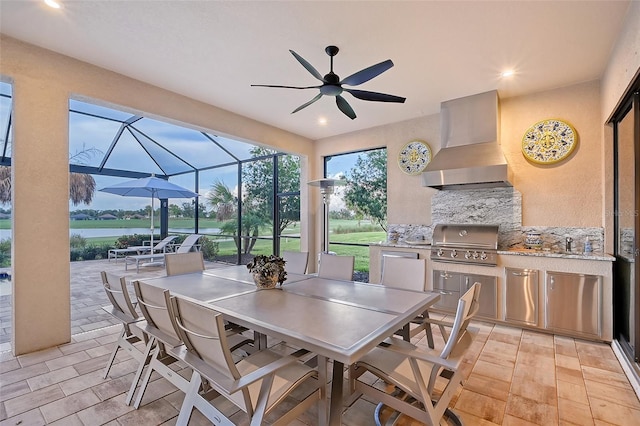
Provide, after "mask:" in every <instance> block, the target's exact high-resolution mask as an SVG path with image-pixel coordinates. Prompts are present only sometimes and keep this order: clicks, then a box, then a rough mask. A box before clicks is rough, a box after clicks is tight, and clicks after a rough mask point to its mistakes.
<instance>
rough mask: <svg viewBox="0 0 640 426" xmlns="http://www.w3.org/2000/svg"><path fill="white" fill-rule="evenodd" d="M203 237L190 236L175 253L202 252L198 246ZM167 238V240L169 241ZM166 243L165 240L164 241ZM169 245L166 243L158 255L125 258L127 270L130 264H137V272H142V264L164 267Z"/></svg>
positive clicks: (197, 235)
mask: <svg viewBox="0 0 640 426" xmlns="http://www.w3.org/2000/svg"><path fill="white" fill-rule="evenodd" d="M201 236H202V235H199V234H192V235H189V236H188V237H187V238H185V240H184V241H183V242H182V244H180V245H179V246H178V247H177V248H176V249H175V253H188V252H190V251H192V250H193V251H200V244H196V243H197V242H198V240H199V239H200V237H201ZM167 238H171V239H172V240H173V238H176V237H167ZM167 238H165V240H166V239H167ZM162 241H164V240H162ZM161 243H162V242H160V243H158V245H156V246H155V247H154V251H156V250H155V249H156V248H157V247H158V246H159V245H160V244H161ZM167 245H168V243H166V244H165V245H164V246H163V248H162V251H160V252H156V253H150V254H140V255H137V256H127V257H125V258H124V260H125V268H124V269H125V270H127V268H128V266H129V263H135V264H136V272H140V264H143V265H144V264H151V265H153V266H164V255H165V253H167Z"/></svg>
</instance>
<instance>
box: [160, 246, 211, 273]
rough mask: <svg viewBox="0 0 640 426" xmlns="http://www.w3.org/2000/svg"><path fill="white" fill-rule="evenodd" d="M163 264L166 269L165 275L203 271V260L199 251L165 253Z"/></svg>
mask: <svg viewBox="0 0 640 426" xmlns="http://www.w3.org/2000/svg"><path fill="white" fill-rule="evenodd" d="M164 264H165V265H166V267H167V275H181V274H190V273H192V272H201V271H204V258H203V257H202V252H199V251H192V252H188V253H167V254H165V255H164Z"/></svg>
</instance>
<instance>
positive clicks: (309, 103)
mask: <svg viewBox="0 0 640 426" xmlns="http://www.w3.org/2000/svg"><path fill="white" fill-rule="evenodd" d="M321 97H322V93H318V95H317V96H316V97H315V98H313V99H311V100H310V101H309V102H307V103H304V104H302V105H300V106H299V107H298V108H296V109H294V110H293V111H291V114H294V113H296V112H298V111H300V110H301V109H302V108H306V107H308V106H309V105H311V104H312V103H314V102H315V101H317V100H318V99H320V98H321Z"/></svg>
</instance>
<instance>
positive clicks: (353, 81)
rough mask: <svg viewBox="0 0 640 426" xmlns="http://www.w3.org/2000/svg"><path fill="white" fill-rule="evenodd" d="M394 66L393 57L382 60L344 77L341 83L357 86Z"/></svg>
mask: <svg viewBox="0 0 640 426" xmlns="http://www.w3.org/2000/svg"><path fill="white" fill-rule="evenodd" d="M392 66H393V62H392V61H391V59H387V60H386V61H383V62H380V63H379V64H375V65H371V66H370V67H369V68H365V69H363V70H360V71H358V72H357V73H355V74H351V75H350V76H349V77H346V78H344V79H342V81H341V82H340V84H346V85H347V86H357V85H358V84H362V83H364V82H366V81H369V80H371V79H372V78H374V77H377V76H379V75H380V74H382V73H383V72H385V71H386V70H388V69H389V68H391V67H392Z"/></svg>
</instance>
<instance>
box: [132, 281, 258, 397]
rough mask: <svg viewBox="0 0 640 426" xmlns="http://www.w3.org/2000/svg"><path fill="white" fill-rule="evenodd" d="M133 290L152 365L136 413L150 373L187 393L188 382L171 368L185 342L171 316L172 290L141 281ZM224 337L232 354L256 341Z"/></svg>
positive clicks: (231, 333)
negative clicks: (154, 373) (140, 313)
mask: <svg viewBox="0 0 640 426" xmlns="http://www.w3.org/2000/svg"><path fill="white" fill-rule="evenodd" d="M133 287H134V289H135V292H136V297H137V298H138V304H139V305H140V310H141V311H142V315H143V316H144V319H145V321H144V322H143V323H141V324H140V328H141V329H143V330H144V331H145V332H146V333H147V334H148V335H149V337H150V338H149V342H148V343H147V346H146V348H145V353H146V354H147V356H150V361H149V363H148V366H147V371H146V373H145V375H144V377H143V378H142V382H141V383H140V389H139V390H138V394H137V396H136V400H135V402H134V403H133V406H134V407H135V408H136V409H137V408H138V407H140V402H141V401H142V397H143V396H144V393H145V391H146V389H147V386H148V385H149V380H150V379H151V373H153V372H154V371H155V372H157V373H158V374H159V375H160V376H162V377H164V378H165V379H167V380H168V381H169V382H170V383H171V384H173V385H174V386H175V387H177V388H178V389H180V390H181V391H182V392H185V393H186V392H187V389H188V386H189V382H188V381H187V379H185V378H184V377H182V376H181V375H180V374H178V373H177V372H175V371H174V370H172V369H171V368H169V367H168V366H169V365H170V364H172V363H174V362H176V361H177V359H176V358H175V357H173V356H172V355H171V354H170V350H176V349H177V348H180V347H181V346H182V340H181V338H180V337H179V336H178V334H177V333H176V331H175V327H174V324H173V317H172V316H171V315H170V314H169V303H170V302H169V299H170V297H171V296H170V294H169V290H165V289H162V288H160V287H154V286H152V285H148V284H144V283H141V282H140V281H134V282H133ZM225 333H226V334H227V336H226V337H227V338H228V340H229V345H230V347H231V348H232V350H235V349H237V348H240V347H241V346H243V345H245V344H248V343H252V342H253V340H251V339H247V338H246V337H244V336H243V335H242V334H238V333H236V332H235V331H226V332H225ZM143 369H144V365H140V366H139V368H138V370H137V371H136V375H135V376H134V379H133V383H132V384H131V388H130V390H129V392H130V393H131V394H133V393H134V392H135V389H136V387H137V385H138V382H139V381H140V377H141V375H142V371H143ZM129 401H130V400H129Z"/></svg>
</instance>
